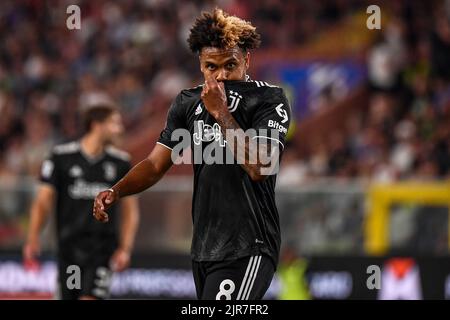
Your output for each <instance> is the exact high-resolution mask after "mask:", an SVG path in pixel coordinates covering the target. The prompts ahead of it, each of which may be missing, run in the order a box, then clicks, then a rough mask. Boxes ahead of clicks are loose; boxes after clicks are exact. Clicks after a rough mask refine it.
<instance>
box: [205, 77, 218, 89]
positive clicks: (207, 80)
mask: <svg viewBox="0 0 450 320" xmlns="http://www.w3.org/2000/svg"><path fill="white" fill-rule="evenodd" d="M205 83H206V85H207V86H208V88H211V89H212V88H215V87H217V80H216V78H214V77H213V76H212V75H210V74H207V75H206V76H205Z"/></svg>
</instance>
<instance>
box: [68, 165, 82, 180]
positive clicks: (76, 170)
mask: <svg viewBox="0 0 450 320" xmlns="http://www.w3.org/2000/svg"><path fill="white" fill-rule="evenodd" d="M69 175H70V176H71V177H72V178H78V177H81V176H82V175H83V170H81V168H80V166H77V165H75V166H73V167H72V168H70V170H69Z"/></svg>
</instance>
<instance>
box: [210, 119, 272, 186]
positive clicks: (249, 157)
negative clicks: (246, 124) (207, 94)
mask: <svg viewBox="0 0 450 320" xmlns="http://www.w3.org/2000/svg"><path fill="white" fill-rule="evenodd" d="M216 120H217V122H218V123H219V125H220V128H221V130H222V134H223V136H224V138H225V140H226V141H227V142H228V145H230V142H231V141H233V143H232V144H231V145H232V146H233V147H232V149H233V150H231V152H232V153H233V155H234V158H235V159H236V160H237V162H238V163H239V164H240V165H241V167H242V168H243V169H244V170H245V171H246V172H247V173H248V175H249V176H250V178H252V180H254V181H261V180H264V178H265V176H264V175H262V174H261V168H263V167H264V165H263V164H262V163H261V161H260V156H259V155H261V154H267V146H266V145H265V144H258V143H257V142H256V141H255V140H251V139H250V140H249V139H248V136H247V135H246V134H245V132H244V131H243V130H242V128H241V127H240V126H239V124H238V123H237V122H236V120H235V119H234V118H233V116H232V115H231V113H229V112H224V113H223V114H219V115H217V117H216ZM239 151H243V152H239ZM258 153H259V154H258Z"/></svg>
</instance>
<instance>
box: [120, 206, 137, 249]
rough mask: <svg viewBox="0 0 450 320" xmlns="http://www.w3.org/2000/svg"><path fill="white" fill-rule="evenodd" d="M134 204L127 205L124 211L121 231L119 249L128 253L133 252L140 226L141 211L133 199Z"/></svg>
mask: <svg viewBox="0 0 450 320" xmlns="http://www.w3.org/2000/svg"><path fill="white" fill-rule="evenodd" d="M132 202H133V203H130V202H129V203H127V205H124V208H123V209H122V210H124V211H123V213H122V223H121V228H120V229H121V230H120V243H119V248H120V249H122V250H125V251H127V252H131V250H132V249H133V245H134V239H135V236H136V231H137V228H138V224H139V209H138V205H137V200H135V199H133V200H132Z"/></svg>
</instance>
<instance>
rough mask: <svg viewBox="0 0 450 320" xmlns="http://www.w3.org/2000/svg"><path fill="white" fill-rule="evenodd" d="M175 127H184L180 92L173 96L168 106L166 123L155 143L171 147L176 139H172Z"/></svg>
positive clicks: (184, 117) (183, 111)
mask: <svg viewBox="0 0 450 320" xmlns="http://www.w3.org/2000/svg"><path fill="white" fill-rule="evenodd" d="M177 129H186V116H185V110H183V105H182V101H181V93H180V94H179V95H178V96H177V97H176V98H175V100H174V101H173V103H172V105H171V106H170V108H169V111H168V113H167V120H166V125H165V127H164V129H163V130H162V131H161V134H160V136H159V139H158V142H157V143H158V144H161V145H164V146H165V147H167V148H169V149H173V148H174V147H175V145H176V144H177V143H178V141H172V133H173V132H174V131H175V130H177Z"/></svg>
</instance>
